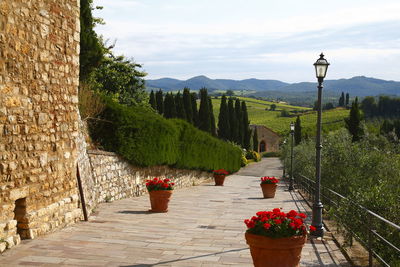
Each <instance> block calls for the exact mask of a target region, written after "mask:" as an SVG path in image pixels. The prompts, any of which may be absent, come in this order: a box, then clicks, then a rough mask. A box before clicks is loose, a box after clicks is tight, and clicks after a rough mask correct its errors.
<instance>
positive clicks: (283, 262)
mask: <svg viewBox="0 0 400 267" xmlns="http://www.w3.org/2000/svg"><path fill="white" fill-rule="evenodd" d="M245 238H246V242H247V244H248V245H249V246H250V253H251V257H252V258H253V264H254V266H255V267H299V266H300V265H299V262H300V257H301V250H302V249H303V246H304V244H305V242H306V235H302V236H292V237H285V238H269V237H266V236H261V235H254V234H250V233H246V234H245Z"/></svg>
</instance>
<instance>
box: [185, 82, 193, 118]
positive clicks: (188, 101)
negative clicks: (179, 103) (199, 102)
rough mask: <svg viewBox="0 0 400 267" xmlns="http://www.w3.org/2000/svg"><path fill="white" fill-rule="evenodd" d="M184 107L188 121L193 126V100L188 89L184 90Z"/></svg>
mask: <svg viewBox="0 0 400 267" xmlns="http://www.w3.org/2000/svg"><path fill="white" fill-rule="evenodd" d="M183 107H184V109H185V114H186V120H187V121H188V122H189V123H191V124H193V111H192V100H191V98H190V90H189V88H187V87H185V88H184V89H183Z"/></svg>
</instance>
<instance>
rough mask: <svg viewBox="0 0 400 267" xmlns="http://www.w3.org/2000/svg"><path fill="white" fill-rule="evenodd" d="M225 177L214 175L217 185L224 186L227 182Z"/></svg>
mask: <svg viewBox="0 0 400 267" xmlns="http://www.w3.org/2000/svg"><path fill="white" fill-rule="evenodd" d="M225 176H226V175H223V174H215V173H214V181H215V185H219V186H223V185H224V181H225Z"/></svg>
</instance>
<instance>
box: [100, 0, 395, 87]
mask: <svg viewBox="0 0 400 267" xmlns="http://www.w3.org/2000/svg"><path fill="white" fill-rule="evenodd" d="M94 5H95V6H103V9H102V10H98V11H95V13H94V15H95V16H97V17H101V18H103V19H104V20H105V22H106V24H105V25H102V26H97V27H96V31H97V32H98V33H99V34H101V35H103V36H104V38H105V39H109V40H110V43H112V42H113V41H115V40H116V47H115V50H114V51H115V52H116V53H117V54H124V55H125V56H127V57H132V58H134V60H135V61H136V62H137V63H140V64H143V68H144V70H145V71H146V72H147V73H148V76H147V78H149V79H156V78H162V77H171V78H178V79H187V78H191V77H193V76H197V75H206V76H208V77H210V78H214V79H215V78H226V79H236V80H240V79H247V78H258V79H277V80H282V81H285V82H300V81H315V76H314V69H313V65H312V64H313V63H314V62H315V60H316V59H317V58H318V55H319V54H320V53H321V52H322V51H323V52H324V54H325V57H326V58H327V59H328V61H329V62H330V63H331V65H330V67H329V70H328V74H327V79H339V78H350V77H353V76H359V75H364V76H368V77H375V78H381V79H387V80H396V81H400V1H399V0H380V1H377V0H351V1H350V0H332V1H321V0H304V1H300V0H94Z"/></svg>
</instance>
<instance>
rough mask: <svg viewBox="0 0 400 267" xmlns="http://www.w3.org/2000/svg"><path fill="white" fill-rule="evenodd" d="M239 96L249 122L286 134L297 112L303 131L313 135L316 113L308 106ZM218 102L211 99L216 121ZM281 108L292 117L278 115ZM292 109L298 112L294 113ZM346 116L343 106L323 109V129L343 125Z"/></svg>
mask: <svg viewBox="0 0 400 267" xmlns="http://www.w3.org/2000/svg"><path fill="white" fill-rule="evenodd" d="M239 98H240V99H241V100H244V101H246V105H247V111H248V114H249V120H250V123H251V124H261V125H265V126H266V127H268V128H270V129H272V130H274V131H275V132H277V133H278V134H280V135H282V136H283V135H286V134H288V132H289V125H290V122H291V121H293V122H294V121H295V120H296V114H298V115H300V119H301V124H302V128H303V133H306V134H308V135H309V136H312V135H315V128H316V121H317V113H316V111H313V110H312V109H310V108H305V107H298V106H291V105H287V104H284V103H274V102H269V101H263V100H257V99H253V98H247V97H239ZM220 102H221V100H220V99H212V103H213V108H214V115H215V118H216V120H217V121H218V114H219V106H220ZM272 104H275V105H276V110H275V111H269V108H270V106H271V105H272ZM266 109H267V110H266ZM282 110H287V111H289V112H290V114H291V115H293V117H280V114H281V111H282ZM291 111H292V112H291ZM293 111H294V112H298V113H294V112H293ZM348 116H349V110H346V109H343V108H337V109H333V110H327V111H323V113H322V128H323V131H324V132H327V131H331V130H335V129H338V128H340V127H343V126H344V118H346V117H348Z"/></svg>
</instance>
